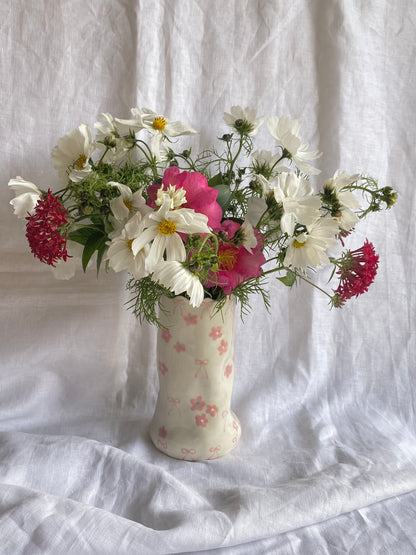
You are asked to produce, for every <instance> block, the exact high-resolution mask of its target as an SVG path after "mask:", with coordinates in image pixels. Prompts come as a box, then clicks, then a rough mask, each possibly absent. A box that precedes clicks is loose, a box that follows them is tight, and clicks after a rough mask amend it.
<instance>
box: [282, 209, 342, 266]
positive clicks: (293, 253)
mask: <svg viewBox="0 0 416 555" xmlns="http://www.w3.org/2000/svg"><path fill="white" fill-rule="evenodd" d="M337 232H338V223H337V222H336V221H335V220H334V219H333V218H319V219H318V220H316V222H314V223H313V224H312V225H311V226H308V228H307V231H306V232H304V233H301V234H299V235H297V236H296V237H292V238H291V239H290V240H289V244H288V247H287V251H286V256H285V259H284V262H283V263H284V265H285V266H293V267H294V268H299V269H306V268H307V267H308V266H315V267H317V268H319V267H321V266H323V265H324V264H328V263H329V258H328V256H327V254H326V250H327V249H328V248H329V247H334V246H335V245H337V244H338V241H337V240H336V239H335V234H336V233H337Z"/></svg>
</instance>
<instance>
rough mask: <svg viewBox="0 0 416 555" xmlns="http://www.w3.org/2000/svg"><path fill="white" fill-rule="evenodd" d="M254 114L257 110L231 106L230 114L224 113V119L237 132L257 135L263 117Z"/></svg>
mask: <svg viewBox="0 0 416 555" xmlns="http://www.w3.org/2000/svg"><path fill="white" fill-rule="evenodd" d="M256 116H257V110H254V109H252V108H248V107H247V108H241V106H232V107H231V114H228V113H227V112H225V113H224V121H225V123H226V124H227V125H228V126H229V127H232V128H233V129H235V130H236V131H237V132H238V133H241V134H244V135H250V136H253V135H257V133H258V132H259V129H260V127H261V125H262V124H263V121H264V118H257V117H256Z"/></svg>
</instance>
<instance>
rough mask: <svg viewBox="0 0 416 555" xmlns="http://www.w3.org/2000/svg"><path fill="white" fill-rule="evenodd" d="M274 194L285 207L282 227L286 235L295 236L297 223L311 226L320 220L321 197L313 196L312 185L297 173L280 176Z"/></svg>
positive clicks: (281, 222) (277, 200)
mask: <svg viewBox="0 0 416 555" xmlns="http://www.w3.org/2000/svg"><path fill="white" fill-rule="evenodd" d="M273 194H274V197H275V199H276V202H279V203H282V205H283V216H282V219H281V221H280V227H281V229H282V231H283V232H284V233H288V234H289V235H293V232H294V230H295V225H296V223H299V224H303V225H310V224H312V223H313V222H314V221H315V220H316V219H317V218H319V215H320V212H319V208H320V206H321V201H320V199H319V197H318V196H316V195H314V194H313V189H312V186H311V184H310V183H309V182H308V181H306V180H305V179H301V178H300V177H298V176H297V175H296V174H295V173H293V172H292V173H281V174H279V175H278V177H277V182H276V187H275V188H274V189H273Z"/></svg>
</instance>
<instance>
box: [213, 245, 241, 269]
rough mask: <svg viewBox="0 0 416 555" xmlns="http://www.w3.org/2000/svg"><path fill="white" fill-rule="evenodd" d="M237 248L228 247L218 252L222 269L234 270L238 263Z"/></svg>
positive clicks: (219, 264)
mask: <svg viewBox="0 0 416 555" xmlns="http://www.w3.org/2000/svg"><path fill="white" fill-rule="evenodd" d="M237 253H238V251H237V249H235V248H234V247H228V248H226V249H224V250H222V251H221V252H220V253H218V266H219V267H220V269H221V270H232V269H233V268H234V266H235V265H236V263H237Z"/></svg>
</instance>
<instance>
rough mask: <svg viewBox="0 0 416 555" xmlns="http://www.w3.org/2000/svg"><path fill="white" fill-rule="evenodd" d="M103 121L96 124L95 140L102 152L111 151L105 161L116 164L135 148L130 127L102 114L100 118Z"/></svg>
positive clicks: (108, 115) (106, 114) (109, 115)
mask: <svg viewBox="0 0 416 555" xmlns="http://www.w3.org/2000/svg"><path fill="white" fill-rule="evenodd" d="M98 117H100V118H101V119H102V120H103V121H97V122H96V123H94V127H95V128H96V129H97V135H96V137H95V140H96V142H97V146H98V148H99V149H101V150H105V149H107V148H108V149H109V150H108V151H107V153H106V156H105V159H106V161H107V162H114V161H116V160H119V159H120V158H122V157H123V156H124V155H125V154H126V153H127V152H128V151H129V150H131V149H132V147H133V146H134V140H132V138H131V136H130V127H129V126H128V125H125V124H123V123H121V122H118V121H116V119H115V118H113V116H112V115H111V114H108V113H102V114H99V116H98Z"/></svg>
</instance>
